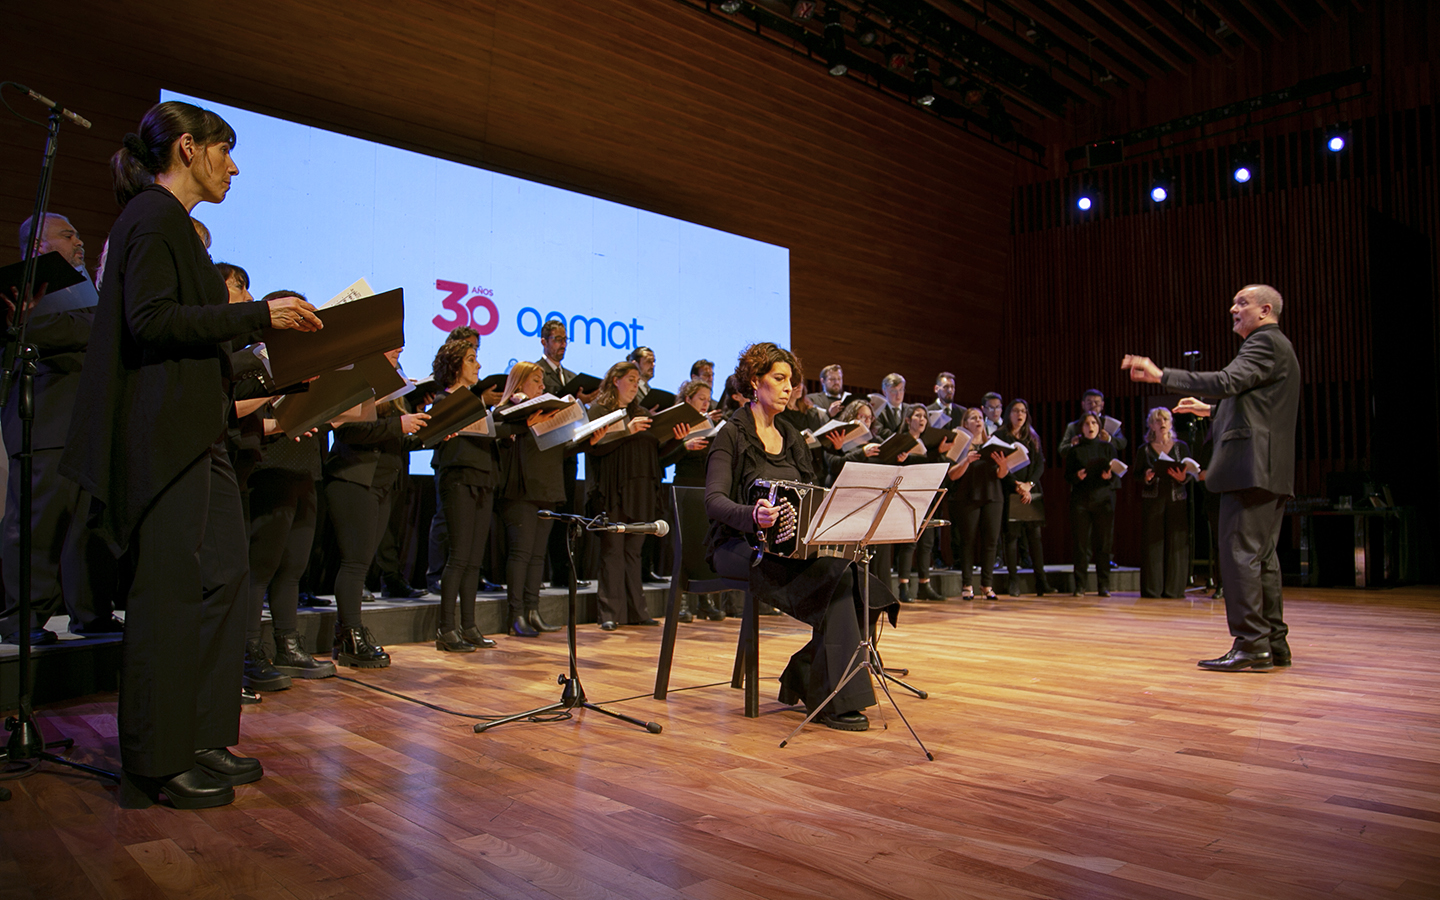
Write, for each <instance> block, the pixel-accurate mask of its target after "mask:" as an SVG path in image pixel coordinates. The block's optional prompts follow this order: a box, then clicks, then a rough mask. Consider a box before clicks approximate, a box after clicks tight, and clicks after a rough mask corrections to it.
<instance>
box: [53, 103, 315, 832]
mask: <svg viewBox="0 0 1440 900" xmlns="http://www.w3.org/2000/svg"><path fill="white" fill-rule="evenodd" d="M234 146H235V132H234V131H233V130H232V129H231V128H230V126H229V125H228V124H226V122H225V121H224V120H223V119H221V118H220V117H219V116H217V115H215V114H214V113H212V112H210V111H208V110H204V109H200V108H199V107H196V106H192V105H190V104H188V103H179V102H174V101H171V102H167V103H161V104H158V105H156V106H154V107H152V108H151V109H150V111H149V112H147V113H146V114H145V118H144V119H143V120H142V121H141V123H140V128H139V134H127V135H125V140H124V146H123V147H122V148H121V149H120V150H118V151H117V152H116V153H115V155H114V157H113V158H112V160H111V169H112V172H113V175H114V182H115V196H116V199H117V200H118V201H119V202H120V205H121V206H122V207H123V212H121V214H120V217H119V219H117V220H116V222H115V225H114V226H113V227H112V228H111V230H110V252H109V255H108V259H107V262H106V266H105V275H104V278H103V280H102V284H103V289H102V291H101V294H100V303H99V305H98V306H97V308H96V312H95V325H94V329H93V331H92V332H91V336H90V347H89V352H88V355H87V357H86V360H85V368H84V371H83V372H82V373H81V378H80V387H79V391H78V393H77V396H76V399H75V415H74V419H73V421H72V422H71V426H70V434H69V437H68V439H67V441H66V447H65V453H64V456H63V457H62V460H61V471H62V472H63V473H64V474H65V475H66V476H67V477H69V478H71V479H73V480H74V481H76V482H78V483H79V484H80V486H81V487H83V488H84V489H85V490H86V491H88V492H89V493H90V495H91V497H93V498H94V502H93V503H92V504H91V508H90V510H88V511H87V512H88V513H89V514H90V515H91V516H92V517H98V519H99V524H100V527H101V533H102V535H103V536H104V538H105V540H106V541H107V542H108V543H109V545H110V548H111V550H112V551H113V552H114V553H115V554H116V555H117V556H119V555H123V556H124V557H125V559H124V564H125V566H124V567H125V568H126V569H127V570H128V571H129V572H130V573H131V575H130V577H129V579H128V586H127V587H128V594H129V605H128V607H127V615H126V623H125V650H124V663H123V665H122V667H121V671H120V708H119V729H120V735H119V738H120V759H121V766H122V768H123V769H124V773H123V781H122V782H121V788H120V802H121V805H123V806H126V807H144V806H148V805H150V803H152V802H154V801H155V799H156V798H157V797H158V796H159V795H160V794H162V793H163V794H165V795H166V797H167V798H168V799H169V801H170V803H171V805H173V806H175V807H177V808H187V809H196V808H204V807H210V806H220V805H223V804H225V803H229V802H231V801H232V800H233V799H234V798H235V790H234V787H233V785H236V784H246V783H249V782H252V781H256V780H258V779H259V778H260V777H261V774H262V772H261V767H260V763H259V761H258V760H254V759H246V758H242V757H237V756H235V755H233V754H232V753H230V751H229V750H228V749H227V747H229V746H230V745H233V744H235V743H237V742H238V741H239V739H240V668H241V658H242V656H243V654H244V643H245V616H244V613H245V604H244V603H243V602H242V601H241V597H240V591H241V588H242V586H243V585H244V582H245V576H246V573H247V571H248V568H249V560H248V559H247V547H248V545H249V541H248V538H247V535H246V533H245V523H244V519H243V517H242V514H241V507H240V493H239V489H238V488H237V486H236V483H235V475H234V472H233V470H232V469H231V466H230V460H229V457H228V455H227V454H226V452H225V443H224V436H225V427H226V423H227V419H228V416H229V415H230V414H231V412H232V411H233V409H234V403H233V402H232V400H231V397H230V387H231V385H230V366H229V355H228V348H227V346H226V342H228V341H230V340H231V339H233V338H236V337H239V336H240V335H243V334H246V333H248V332H251V331H254V330H256V329H260V328H264V327H266V326H267V325H268V326H272V327H276V328H293V329H299V330H301V331H315V330H318V329H319V328H320V327H321V323H320V320H319V318H318V317H317V316H316V315H315V312H314V308H313V307H312V306H310V304H308V303H306V302H304V301H303V300H299V299H297V298H294V297H287V298H283V299H278V300H273V301H271V302H269V303H236V304H231V303H229V302H227V301H228V299H229V292H228V291H227V290H226V289H225V282H224V280H223V279H222V278H221V277H220V272H219V271H218V270H217V269H216V268H215V265H214V264H213V263H212V262H211V260H210V257H209V255H208V254H207V253H206V252H205V247H204V245H203V244H201V242H200V238H199V237H198V236H197V235H196V233H195V229H194V227H193V226H192V225H191V224H190V211H191V210H192V209H194V208H195V206H196V205H197V204H198V203H200V202H201V201H206V202H209V203H219V202H221V201H222V200H224V199H225V194H226V193H227V192H228V191H229V189H230V180H231V179H232V178H233V177H235V176H236V175H238V174H239V172H240V170H239V168H238V167H237V166H236V165H235V163H234V162H232V161H231V159H230V150H231V148H233V147H234Z"/></svg>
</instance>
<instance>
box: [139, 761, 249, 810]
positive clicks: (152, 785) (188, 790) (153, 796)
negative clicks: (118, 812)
mask: <svg viewBox="0 0 1440 900" xmlns="http://www.w3.org/2000/svg"><path fill="white" fill-rule="evenodd" d="M161 794H164V795H165V798H166V799H167V800H169V801H170V805H171V806H173V807H175V808H176V809H210V808H211V807H214V806H224V805H225V804H227V803H234V802H235V789H234V788H233V787H231V786H230V785H228V784H226V783H225V782H224V781H221V780H220V779H219V778H217V777H216V776H215V775H214V774H212V773H211V772H210V770H209V769H206V768H205V767H204V766H199V765H197V766H195V767H194V768H193V769H191V770H190V771H188V772H181V773H180V774H179V775H173V776H171V777H169V778H148V777H146V776H144V775H135V774H133V773H130V772H121V773H120V806H121V808H122V809H145V808H147V807H149V806H153V805H154V804H155V803H157V802H159V800H160V795H161Z"/></svg>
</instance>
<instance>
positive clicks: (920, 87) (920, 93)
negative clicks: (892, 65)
mask: <svg viewBox="0 0 1440 900" xmlns="http://www.w3.org/2000/svg"><path fill="white" fill-rule="evenodd" d="M914 65H915V88H914V95H913V96H914V97H915V102H916V103H918V104H920V105H921V106H929V105H931V104H932V103H934V102H935V91H934V90H933V88H932V87H931V84H930V58H929V57H928V56H926V55H925V54H924V53H917V54H915V63H914Z"/></svg>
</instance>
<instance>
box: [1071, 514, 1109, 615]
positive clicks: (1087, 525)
mask: <svg viewBox="0 0 1440 900" xmlns="http://www.w3.org/2000/svg"><path fill="white" fill-rule="evenodd" d="M1070 536H1071V538H1072V542H1073V545H1072V552H1073V553H1074V557H1073V558H1074V560H1075V590H1077V591H1083V590H1084V589H1085V587H1084V584H1085V573H1086V572H1087V571H1088V570H1089V568H1090V560H1091V558H1092V557H1093V558H1094V560H1095V589H1096V590H1100V591H1103V590H1108V589H1109V587H1110V548H1111V545H1112V544H1113V542H1114V537H1115V494H1114V492H1113V491H1110V490H1108V489H1107V490H1103V491H1100V492H1098V494H1097V496H1096V497H1093V498H1085V497H1080V498H1077V497H1076V496H1075V495H1074V494H1072V495H1071V497H1070Z"/></svg>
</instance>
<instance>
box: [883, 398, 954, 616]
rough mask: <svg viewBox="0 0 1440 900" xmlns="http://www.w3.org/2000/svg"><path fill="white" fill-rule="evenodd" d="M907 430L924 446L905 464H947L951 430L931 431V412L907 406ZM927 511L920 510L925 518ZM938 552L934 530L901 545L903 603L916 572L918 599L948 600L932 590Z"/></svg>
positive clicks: (899, 562) (899, 564) (898, 560)
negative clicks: (933, 562) (933, 560)
mask: <svg viewBox="0 0 1440 900" xmlns="http://www.w3.org/2000/svg"><path fill="white" fill-rule="evenodd" d="M905 427H906V429H907V430H908V431H909V433H910V435H911V436H912V437H914V438H915V439H916V440H917V441H921V440H924V439H925V438H926V437H927V433H928V436H929V440H924V443H923V444H922V446H921V447H917V448H916V449H914V450H911V451H910V452H908V453H906V454H904V457H903V459H902V460H901V464H902V465H908V466H913V465H918V464H921V463H936V462H944V461H945V457H944V456H943V454H944V453H945V451H947V450H949V449H950V444H951V441H950V440H949V439H946V438H944V437H941V436H942V435H944V434H946V433H947V432H948V431H949V429H940V428H931V427H930V413H929V410H927V409H926V408H925V407H924V406H922V405H921V404H919V403H915V404H911V405H908V406H906V407H905ZM926 512H927V510H923V509H922V510H917V513H919V514H921V515H923V514H924V513H926ZM934 552H935V529H934V528H926V529H925V530H924V531H922V532H920V540H918V541H916V542H914V543H911V544H899V545H898V548H897V551H896V554H895V561H896V563H897V568H898V569H899V572H900V602H901V603H909V602H911V597H910V572H911V570H912V569H913V570H915V575H916V578H917V579H918V581H919V585H918V586H917V587H916V589H915V597H914V599H916V600H935V601H939V600H944V599H945V598H944V597H942V596H940V594H938V593H936V592H935V590H934V589H933V588H931V587H930V557H931V556H932V555H933V554H934Z"/></svg>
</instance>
